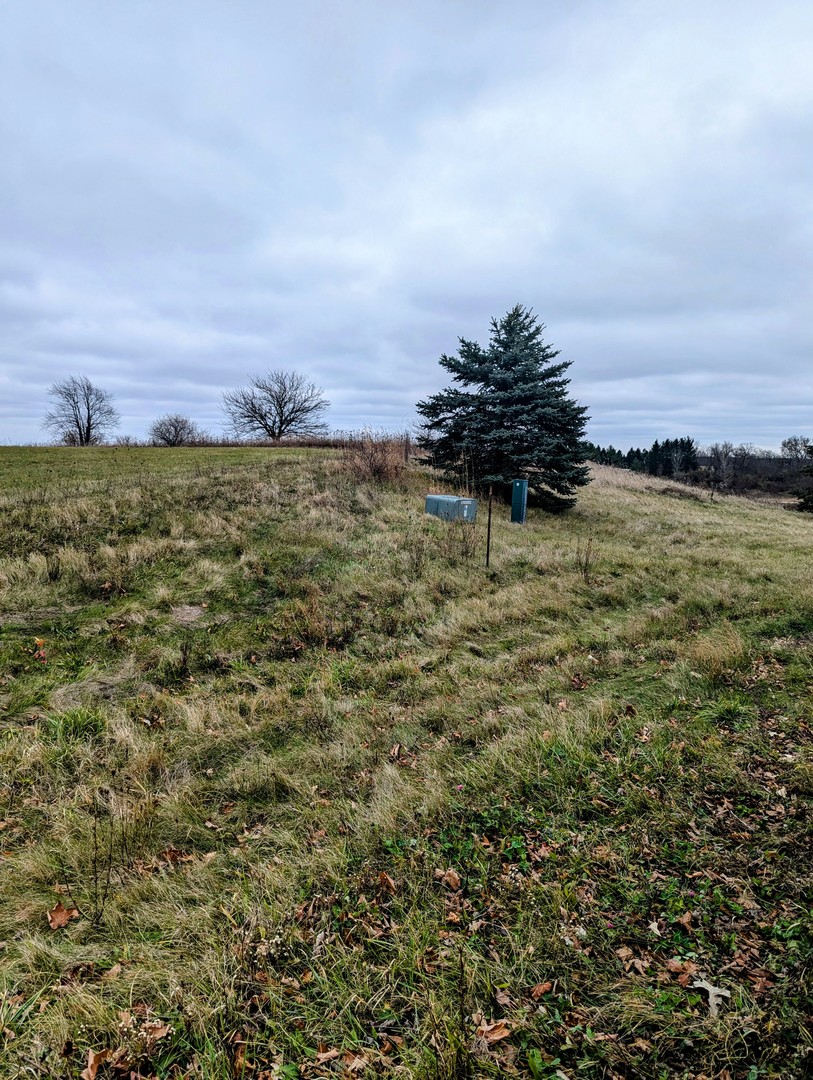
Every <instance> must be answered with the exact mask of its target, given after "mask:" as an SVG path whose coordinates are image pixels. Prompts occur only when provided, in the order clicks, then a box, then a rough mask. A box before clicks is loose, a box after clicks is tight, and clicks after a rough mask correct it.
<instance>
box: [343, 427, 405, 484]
mask: <svg viewBox="0 0 813 1080" xmlns="http://www.w3.org/2000/svg"><path fill="white" fill-rule="evenodd" d="M411 453H412V440H411V438H410V436H409V434H408V433H406V432H402V433H400V434H396V435H392V434H390V433H388V432H384V431H373V430H372V429H369V428H368V429H365V430H364V431H361V432H358V433H356V434H352V435H349V436H348V437H347V438H346V439H345V441H344V444H343V446H342V463H343V465H344V468H345V469H346V471H347V472H348V473H349V474H350V475H351V476H352V477H353V478H354V479H355V480H359V481H368V482H372V483H377V484H394V483H396V482H397V481H398V480H400V479H401V477H402V476H403V473H404V470H405V469H406V467H407V465H408V463H409V458H410V454H411Z"/></svg>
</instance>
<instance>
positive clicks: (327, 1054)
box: [316, 1049, 339, 1065]
mask: <svg viewBox="0 0 813 1080" xmlns="http://www.w3.org/2000/svg"><path fill="white" fill-rule="evenodd" d="M338 1056H339V1051H338V1050H336V1049H333V1050H324V1051H321V1052H320V1053H318V1054H317V1055H316V1064H317V1065H324V1064H325V1062H327V1061H335V1060H336V1058H337V1057H338Z"/></svg>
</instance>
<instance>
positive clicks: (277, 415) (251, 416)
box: [223, 371, 330, 439]
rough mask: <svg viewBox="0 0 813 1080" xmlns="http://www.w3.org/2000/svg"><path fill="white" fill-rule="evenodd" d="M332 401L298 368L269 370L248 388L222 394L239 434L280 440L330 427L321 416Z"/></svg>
mask: <svg viewBox="0 0 813 1080" xmlns="http://www.w3.org/2000/svg"><path fill="white" fill-rule="evenodd" d="M329 405H330V403H329V402H328V401H327V399H326V398H325V397H323V394H322V390H320V389H319V387H317V386H315V385H314V384H313V383H312V382H308V380H307V379H306V378H305V376H304V375H300V374H299V373H298V372H296V371H269V372H268V374H267V375H262V376H255V377H254V378H253V379H251V381H250V385H249V386H247V387H241V388H240V389H238V390H229V391H228V392H227V393H225V394H224V395H223V410H224V412H225V413H226V416H227V417H228V420H229V426H230V427H231V429H232V431H234V433H235V434H236V435H242V436H248V437H253V438H261V439H262V438H266V439H281V438H283V436H285V435H314V434H316V433H317V432H320V431H325V430H327V425H326V424H324V423H323V422H322V415H323V414H324V413H325V411H326V410H327V409H328V408H329Z"/></svg>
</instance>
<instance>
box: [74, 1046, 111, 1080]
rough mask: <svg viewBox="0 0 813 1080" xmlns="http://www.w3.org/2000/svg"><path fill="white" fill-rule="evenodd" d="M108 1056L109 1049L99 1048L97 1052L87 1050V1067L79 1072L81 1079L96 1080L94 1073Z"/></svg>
mask: <svg viewBox="0 0 813 1080" xmlns="http://www.w3.org/2000/svg"><path fill="white" fill-rule="evenodd" d="M109 1057H110V1051H109V1050H107V1049H105V1050H99V1052H98V1053H97V1052H96V1051H95V1050H88V1064H87V1068H86V1069H83V1070H82V1072H81V1073H80V1075H81V1077H82V1080H96V1073H97V1072H98V1071H99V1066H100V1065H104V1063H105V1062H106V1061H107V1059H108V1058H109Z"/></svg>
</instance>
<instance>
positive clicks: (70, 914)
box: [48, 900, 79, 930]
mask: <svg viewBox="0 0 813 1080" xmlns="http://www.w3.org/2000/svg"><path fill="white" fill-rule="evenodd" d="M78 918H79V912H78V911H77V910H76V908H66V907H65V905H64V904H63V903H62V901H61V900H59V901H58V902H57V905H56V907H55V908H52V909H51V910H50V911H49V912H48V925H49V926H50V927H51V929H52V930H61V929H62V928H63V927H64V926H67V925H68V923H69V922H70V921H71V919H78Z"/></svg>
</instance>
